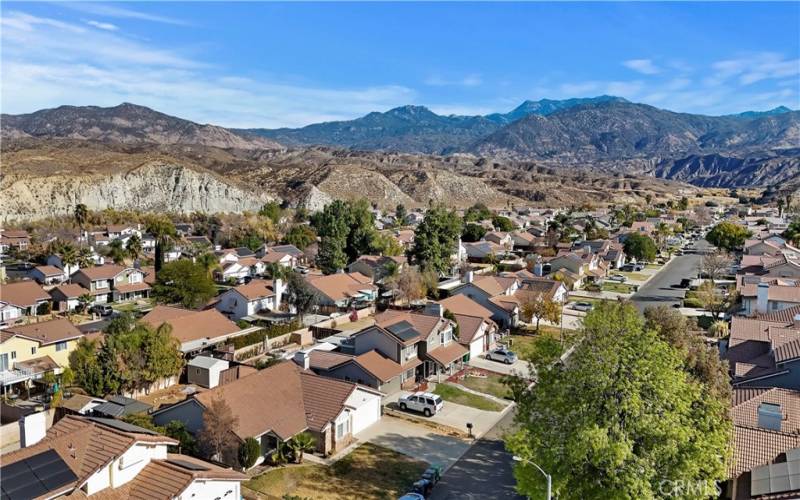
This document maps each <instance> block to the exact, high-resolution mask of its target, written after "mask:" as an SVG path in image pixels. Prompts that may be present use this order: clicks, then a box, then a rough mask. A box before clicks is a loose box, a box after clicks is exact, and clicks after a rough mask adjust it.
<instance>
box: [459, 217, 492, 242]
mask: <svg viewBox="0 0 800 500" xmlns="http://www.w3.org/2000/svg"><path fill="white" fill-rule="evenodd" d="M484 234H486V228H484V227H483V226H481V225H480V224H475V223H473V222H470V223H469V224H466V225H465V226H464V231H463V232H462V233H461V239H462V240H463V241H468V242H472V241H480V239H481V238H483V235H484Z"/></svg>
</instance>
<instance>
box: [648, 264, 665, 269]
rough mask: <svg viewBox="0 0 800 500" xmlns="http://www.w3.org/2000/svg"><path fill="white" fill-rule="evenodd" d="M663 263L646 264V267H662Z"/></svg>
mask: <svg viewBox="0 0 800 500" xmlns="http://www.w3.org/2000/svg"><path fill="white" fill-rule="evenodd" d="M662 266H663V264H646V265H645V266H644V267H646V268H647V269H661V267H662Z"/></svg>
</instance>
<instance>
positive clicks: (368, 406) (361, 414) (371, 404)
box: [351, 391, 381, 434]
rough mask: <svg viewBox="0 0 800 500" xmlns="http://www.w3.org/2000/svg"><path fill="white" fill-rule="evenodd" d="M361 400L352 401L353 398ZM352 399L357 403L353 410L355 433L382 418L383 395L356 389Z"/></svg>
mask: <svg viewBox="0 0 800 500" xmlns="http://www.w3.org/2000/svg"><path fill="white" fill-rule="evenodd" d="M356 398H357V399H360V400H361V401H352V399H356ZM351 401H352V402H353V403H356V404H357V407H356V408H355V410H353V412H352V415H353V434H358V433H359V432H361V431H363V430H364V429H366V428H367V427H369V426H370V425H372V424H374V423H375V422H377V421H378V420H380V419H381V397H380V396H378V395H375V394H370V393H365V392H362V391H356V393H355V394H353V396H351ZM356 404H354V405H353V406H356Z"/></svg>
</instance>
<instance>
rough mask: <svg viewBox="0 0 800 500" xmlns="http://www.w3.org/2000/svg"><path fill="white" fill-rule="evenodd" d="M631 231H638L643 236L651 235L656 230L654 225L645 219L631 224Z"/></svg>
mask: <svg viewBox="0 0 800 500" xmlns="http://www.w3.org/2000/svg"><path fill="white" fill-rule="evenodd" d="M630 232H632V233H639V234H643V235H645V236H651V235H653V234H654V233H655V232H656V225H655V224H653V223H652V222H647V221H636V222H634V223H633V224H631V230H630Z"/></svg>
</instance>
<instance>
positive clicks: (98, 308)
mask: <svg viewBox="0 0 800 500" xmlns="http://www.w3.org/2000/svg"><path fill="white" fill-rule="evenodd" d="M89 311H91V312H93V313H94V314H99V315H100V316H111V314H112V313H113V312H114V309H112V308H111V306H110V305H108V304H95V305H93V306H92V307H91V309H89Z"/></svg>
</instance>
